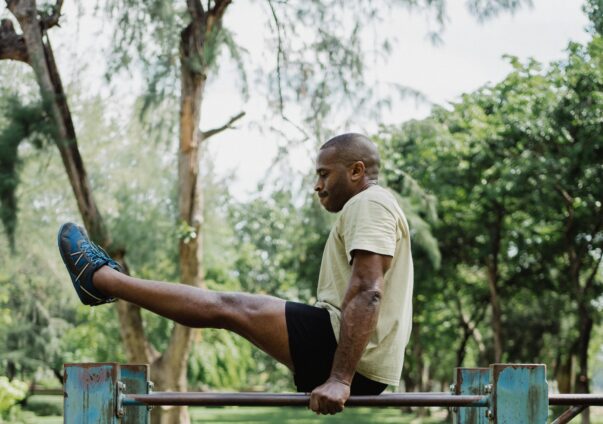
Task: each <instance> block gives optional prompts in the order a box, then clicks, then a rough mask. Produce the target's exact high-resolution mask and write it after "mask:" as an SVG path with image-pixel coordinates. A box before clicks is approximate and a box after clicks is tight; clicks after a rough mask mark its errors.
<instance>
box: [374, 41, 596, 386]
mask: <svg viewBox="0 0 603 424" xmlns="http://www.w3.org/2000/svg"><path fill="white" fill-rule="evenodd" d="M602 47H603V41H602V40H601V38H600V37H597V36H595V37H594V38H593V40H592V41H591V42H590V43H589V44H588V45H586V46H581V45H578V44H571V45H570V46H569V49H568V59H567V60H564V61H561V62H559V63H555V64H552V65H550V66H549V67H548V69H546V70H544V69H543V66H541V65H540V64H538V63H536V62H534V61H528V62H527V63H525V64H522V63H519V61H518V60H516V59H514V58H510V59H509V60H510V62H511V64H512V66H513V71H512V72H511V73H510V74H509V75H508V76H507V77H506V78H505V79H504V80H503V81H502V82H500V83H498V84H496V85H493V86H486V87H483V88H481V89H479V90H477V91H476V92H473V93H470V94H466V95H464V96H463V98H462V101H460V102H459V103H456V104H453V105H452V107H451V109H450V110H449V109H443V108H436V109H435V110H434V111H433V113H432V115H431V116H430V117H429V118H427V119H425V120H422V121H411V122H408V123H405V124H403V125H402V126H401V127H400V128H385V129H384V130H383V131H382V134H381V136H380V139H381V146H382V150H383V152H384V154H383V156H384V169H385V177H386V181H387V183H388V185H389V186H390V187H391V188H393V189H395V190H397V191H399V192H400V193H404V191H405V190H407V188H406V187H405V185H406V181H407V178H406V174H410V175H412V177H413V178H414V179H415V180H416V181H418V184H419V185H420V186H421V187H424V189H425V190H426V191H427V192H428V193H430V195H432V196H435V197H436V198H437V200H438V215H439V220H438V221H435V222H434V223H433V233H434V236H435V238H436V239H437V241H438V245H439V249H440V251H441V252H442V266H441V268H440V269H439V270H437V272H430V271H429V268H427V267H426V266H425V264H424V262H423V257H422V255H421V253H420V252H419V255H415V264H416V267H415V269H416V270H417V271H418V273H417V274H418V275H417V282H420V284H417V285H416V286H415V290H416V291H415V293H416V303H415V311H416V312H415V319H414V321H415V331H414V334H413V341H412V345H411V347H410V349H411V352H412V353H413V355H412V357H411V358H410V360H409V361H408V362H409V364H410V365H411V367H410V369H407V370H406V371H405V372H407V373H408V374H409V375H408V381H409V382H412V381H415V382H416V381H417V379H419V376H420V374H421V370H423V369H425V367H426V366H428V365H429V364H426V363H425V360H423V359H421V358H422V356H421V355H425V353H428V354H427V355H426V356H427V357H429V358H430V361H431V362H433V361H434V360H437V363H438V364H440V365H441V364H450V365H453V364H454V362H455V361H456V362H457V364H458V365H460V364H461V363H462V362H463V361H464V360H465V359H467V360H472V361H476V362H477V364H479V363H488V362H492V357H491V355H492V349H493V347H492V346H491V345H490V340H491V338H490V337H488V336H487V335H488V334H489V333H490V332H491V331H492V329H491V327H490V326H489V325H488V324H487V321H486V320H485V319H484V318H487V317H488V315H490V317H491V310H488V315H484V313H483V312H484V306H485V305H487V304H488V303H489V302H490V301H491V295H492V294H491V291H490V290H491V288H492V287H493V286H494V287H496V290H497V294H498V296H499V297H500V302H501V303H502V305H503V306H502V314H501V320H502V324H503V340H504V343H505V350H504V356H503V360H504V361H518V362H520V361H523V362H548V363H550V364H555V363H559V361H560V358H561V357H566V356H567V355H570V356H571V355H576V356H578V355H581V356H580V357H581V358H582V357H583V355H584V354H585V353H584V350H582V351H579V349H578V347H577V346H579V345H580V343H582V342H581V340H583V339H582V338H581V337H583V335H584V331H589V330H583V328H584V325H585V324H584V323H587V322H588V320H592V321H594V322H598V321H599V316H600V309H599V308H598V307H595V303H594V302H596V300H597V299H598V298H599V296H601V294H602V293H603V292H602V289H603V287H602V286H603V275H602V274H601V269H600V264H601V257H602V252H603V228H602V223H603V219H602V217H603V208H602V204H601V202H602V200H603V188H602V187H603V169H602V168H601V163H602V162H603V137H602V136H601V134H602V132H601V130H602V128H603V66H602V65H603V63H602V60H603V49H602ZM401 170H403V172H402V171H401ZM419 206H420V205H419ZM422 209H423V211H424V212H423V215H424V216H428V215H432V214H433V213H432V212H430V211H429V209H428V208H425V207H423V208H422ZM419 210H421V207H419ZM426 270H427V272H426ZM551 311H555V313H551ZM451 323H455V324H454V325H453V326H451V325H450V324H451ZM424 332H425V333H424ZM422 333H424V334H422ZM455 333H456V336H454V334H455ZM450 334H453V336H452V339H451V338H450ZM535 334H538V335H539V337H535V336H534V335H535ZM435 335H437V336H435ZM434 336H435V337H434ZM467 337H469V339H467ZM455 338H456V341H455ZM436 340H437V342H436ZM450 346H456V347H455V348H454V349H450ZM444 347H447V349H444ZM553 347H554V348H553ZM568 349H569V350H570V352H569V353H568ZM455 350H456V352H455ZM454 353H456V358H455V357H454ZM472 364H475V362H472ZM582 372H585V371H582ZM413 373H414V374H413ZM433 373H434V375H437V371H433Z"/></svg>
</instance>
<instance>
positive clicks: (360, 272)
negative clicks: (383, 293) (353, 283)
mask: <svg viewBox="0 0 603 424" xmlns="http://www.w3.org/2000/svg"><path fill="white" fill-rule="evenodd" d="M391 263H392V257H391V256H389V255H382V254H379V253H375V252H371V251H367V250H359V249H358V250H353V251H352V278H353V279H359V280H361V281H365V282H377V283H379V284H380V285H382V284H383V276H384V275H385V273H386V272H387V270H388V269H389V268H390V266H391ZM380 288H381V287H380Z"/></svg>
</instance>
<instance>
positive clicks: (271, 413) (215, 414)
mask: <svg viewBox="0 0 603 424" xmlns="http://www.w3.org/2000/svg"><path fill="white" fill-rule="evenodd" d="M190 411H191V418H192V422H193V423H194V424H201V423H204V424H217V423H228V424H262V423H264V424H266V423H268V424H277V423H279V424H281V423H282V424H318V423H333V424H335V423H341V424H343V423H346V424H368V423H384V424H386V423H399V424H410V423H412V424H433V423H442V422H445V421H444V419H443V415H442V414H438V415H439V417H434V418H424V419H418V418H416V417H415V416H414V415H413V414H402V413H401V412H400V410H398V409H396V408H382V409H374V408H373V409H370V408H348V409H346V410H345V411H344V412H342V413H341V414H337V415H332V416H317V415H315V414H314V413H312V412H311V411H309V410H308V409H305V408H240V407H229V408H191V410H190ZM444 416H445V415H444Z"/></svg>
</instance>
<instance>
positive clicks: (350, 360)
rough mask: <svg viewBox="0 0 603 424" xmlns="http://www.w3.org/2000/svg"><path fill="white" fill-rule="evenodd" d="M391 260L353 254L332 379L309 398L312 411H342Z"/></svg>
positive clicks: (373, 324) (373, 322)
mask: <svg viewBox="0 0 603 424" xmlns="http://www.w3.org/2000/svg"><path fill="white" fill-rule="evenodd" d="M391 260H392V258H391V257H390V256H383V255H379V254H376V253H373V252H367V251H364V250H356V251H354V259H353V262H352V276H351V278H350V283H349V285H348V289H347V291H346V294H345V297H344V299H343V304H342V305H341V329H340V332H339V343H338V345H337V350H336V351H335V357H334V359H333V367H332V368H331V376H330V377H329V379H328V380H327V381H326V382H325V383H324V384H323V385H321V386H319V387H317V388H316V389H314V391H313V392H312V395H311V396H310V409H311V410H313V411H314V412H316V413H321V414H335V413H337V412H341V411H342V410H343V406H344V404H345V402H346V401H347V400H348V398H349V397H350V385H351V384H352V378H353V377H354V373H355V372H356V366H357V365H358V361H360V358H361V357H362V352H364V349H365V347H366V345H367V344H368V341H369V338H370V335H371V333H372V332H373V331H374V330H375V328H376V326H377V319H378V317H379V307H380V306H381V296H382V294H383V276H384V275H385V273H386V272H387V270H388V269H389V267H390V265H391Z"/></svg>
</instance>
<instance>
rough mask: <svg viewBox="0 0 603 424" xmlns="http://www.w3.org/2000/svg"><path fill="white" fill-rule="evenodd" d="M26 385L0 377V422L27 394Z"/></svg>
mask: <svg viewBox="0 0 603 424" xmlns="http://www.w3.org/2000/svg"><path fill="white" fill-rule="evenodd" d="M27 388H28V386H27V383H25V382H23V381H19V380H12V381H9V379H8V378H7V377H5V376H3V375H0V422H2V418H6V417H7V415H8V412H9V410H10V409H11V408H12V407H13V406H14V405H15V404H16V403H17V402H18V401H20V400H21V399H23V398H24V397H25V394H26V393H27Z"/></svg>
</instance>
